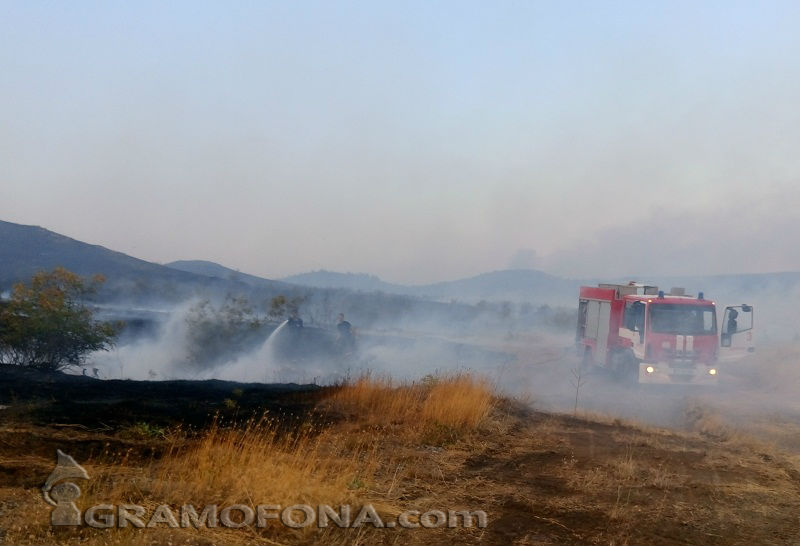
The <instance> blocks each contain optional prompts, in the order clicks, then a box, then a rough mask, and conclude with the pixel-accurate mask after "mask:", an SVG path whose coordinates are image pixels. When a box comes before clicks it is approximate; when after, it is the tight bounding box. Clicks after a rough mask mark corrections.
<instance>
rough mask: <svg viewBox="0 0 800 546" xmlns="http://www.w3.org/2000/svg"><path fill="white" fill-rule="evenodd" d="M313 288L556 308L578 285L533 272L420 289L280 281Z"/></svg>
mask: <svg viewBox="0 0 800 546" xmlns="http://www.w3.org/2000/svg"><path fill="white" fill-rule="evenodd" d="M281 280H282V281H284V282H289V283H292V284H299V285H303V286H312V287H317V288H344V289H347V290H357V291H361V292H377V291H381V292H387V293H392V294H401V295H407V296H415V297H418V298H426V299H433V300H440V301H450V300H454V299H455V300H459V301H462V302H476V301H480V300H491V301H501V300H513V301H531V302H536V303H549V304H559V303H563V302H566V301H569V302H571V301H572V299H574V297H575V294H576V293H577V286H578V285H579V284H580V283H579V282H578V281H573V280H568V279H562V278H559V277H555V276H553V275H548V274H547V273H543V272H541V271H536V270H533V269H512V270H504V271H493V272H490V273H483V274H481V275H477V276H475V277H469V278H466V279H458V280H454V281H445V282H438V283H433V284H424V285H403V284H393V283H388V282H385V281H383V280H381V279H380V278H378V277H376V276H375V275H369V274H365V273H337V272H334V271H325V270H320V271H313V272H310V273H302V274H299V275H292V276H290V277H285V278H283V279H281Z"/></svg>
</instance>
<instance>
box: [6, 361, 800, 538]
mask: <svg viewBox="0 0 800 546" xmlns="http://www.w3.org/2000/svg"><path fill="white" fill-rule="evenodd" d="M237 389H241V392H239V391H238V390H237ZM326 391H327V389H325V388H319V387H314V386H307V385H306V386H301V385H253V384H237V383H229V382H223V381H196V382H195V381H169V382H136V381H98V380H93V379H89V378H84V377H79V376H78V377H76V376H63V375H55V374H37V373H36V372H27V371H20V370H12V371H10V372H9V371H3V372H2V375H0V404H3V405H9V406H10V407H8V408H6V409H3V410H0V543H6V541H11V542H20V541H21V542H25V543H31V544H38V543H43V542H48V541H53V540H54V539H53V536H52V535H46V534H45V535H38V534H22V535H20V534H18V531H15V529H16V527H14V526H15V525H16V523H14V522H15V521H16V520H15V519H14V513H16V512H15V511H16V510H18V509H20V508H23V507H26V506H31V507H33V508H36V509H38V510H40V511H42V510H44V509H45V508H46V506H44V505H43V504H42V501H41V498H40V497H39V488H40V487H41V483H42V480H43V478H44V477H46V476H47V474H48V473H49V472H50V471H51V470H52V466H53V462H54V452H55V449H57V448H60V449H63V450H65V451H67V452H69V453H70V454H71V455H73V456H74V457H76V459H77V460H79V461H82V460H90V459H92V458H96V457H98V455H99V454H100V453H101V452H102V453H105V454H108V453H117V454H123V453H124V454H125V455H124V456H125V457H126V458H127V460H128V461H129V464H130V461H133V462H136V461H137V460H138V461H141V462H142V463H143V464H144V463H146V462H147V461H149V460H152V457H154V456H155V457H158V454H159V451H160V450H162V449H163V445H164V443H165V442H164V439H163V438H162V436H161V434H162V432H161V429H160V428H159V427H160V426H161V425H160V424H163V425H165V426H177V425H183V426H186V425H192V426H197V427H203V426H205V425H206V424H207V423H209V422H210V420H211V419H213V418H214V416H215V415H220V414H221V415H230V416H235V415H242V414H246V413H248V412H259V411H263V410H269V411H272V412H276V413H277V414H280V415H284V416H286V417H287V418H289V421H291V420H292V419H294V418H295V417H297V416H300V415H309V414H310V412H312V410H313V408H314V407H316V406H317V403H318V402H319V400H320V399H321V398H324V397H325V395H326ZM328 392H329V391H328ZM226 400H228V401H229V402H226ZM335 426H336V427H339V429H338V430H340V431H341V434H343V435H352V436H354V437H357V436H358V435H360V434H367V433H369V434H372V432H371V431H365V429H364V427H363V426H361V425H359V424H358V423H349V422H346V421H339V422H337V423H336V425H335ZM384 433H385V437H386V438H387V441H386V443H385V444H384V445H383V447H382V448H381V449H380V450H379V451H377V452H376V453H375V456H376V457H378V458H380V459H383V460H385V461H386V465H385V466H386V467H387V468H390V469H396V470H394V471H393V472H387V473H386V474H385V475H383V476H382V475H380V474H379V475H378V476H377V477H376V480H377V481H376V483H375V484H374V490H375V491H384V492H385V491H391V495H389V493H386V494H385V497H383V498H384V500H388V501H391V503H393V504H394V505H399V506H405V507H408V506H411V507H424V506H436V507H444V506H454V507H460V506H461V507H463V506H467V507H471V508H472V509H483V510H485V511H486V512H487V513H488V515H489V526H488V527H487V528H486V529H476V528H471V529H454V530H448V529H439V530H398V529H394V530H377V531H374V532H372V533H371V534H369V535H367V536H366V537H364V536H361V537H360V538H359V537H357V536H352V535H347V536H339V537H328V538H329V539H330V540H335V541H337V542H346V543H351V542H354V543H359V542H361V543H363V542H364V540H367V542H371V543H384V544H403V543H418V544H449V543H465V544H797V543H799V542H800V519H799V517H800V472H799V471H798V468H799V463H800V461H798V458H797V456H796V455H793V454H792V453H789V452H785V451H782V450H780V449H778V448H776V447H774V446H770V445H767V444H764V443H760V442H758V441H756V440H753V439H752V438H750V437H747V436H741V435H736V434H732V433H731V432H730V430H729V429H727V428H724V427H723V428H720V429H717V428H715V427H714V426H713V424H712V425H709V424H708V423H706V425H705V426H704V427H702V429H698V430H697V431H695V432H677V431H673V430H667V429H659V428H652V427H647V426H644V425H640V424H635V423H630V422H624V421H620V420H616V419H613V418H604V417H580V416H577V417H576V416H572V415H565V414H551V413H545V412H537V411H533V410H531V409H529V408H528V407H526V406H523V405H521V404H518V403H515V402H510V401H503V400H500V401H499V402H498V406H497V407H496V408H495V409H494V410H493V413H492V415H491V418H490V419H489V420H488V422H487V423H486V424H485V425H482V426H481V428H480V429H479V430H477V431H475V432H474V433H472V434H470V435H468V436H466V437H464V438H461V439H460V440H458V441H456V442H454V443H445V444H443V445H440V446H431V445H419V446H409V445H403V444H400V443H397V444H393V443H392V430H391V429H387V430H385V431H384ZM398 437H399V435H398ZM370 494H371V493H370ZM24 532H25V533H27V532H28V531H24ZM15 533H16V534H15ZM3 537H7V538H5V539H4V538H3ZM99 538H101V537H99ZM101 540H102V538H101ZM170 540H172V539H171V538H170ZM194 540H197V538H196V537H195V538H194ZM11 542H8V543H11ZM90 542H95V543H97V539H95V540H93V541H90ZM227 542H231V543H258V542H259V540H257V537H256V539H254V538H253V537H252V536H250V535H246V534H242V535H234V536H232V537H230V538H229V539H227ZM301 542H302V540H301Z"/></svg>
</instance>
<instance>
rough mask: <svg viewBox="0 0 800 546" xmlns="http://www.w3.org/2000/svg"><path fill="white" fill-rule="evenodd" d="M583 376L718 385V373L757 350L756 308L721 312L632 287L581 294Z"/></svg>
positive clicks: (680, 293)
mask: <svg viewBox="0 0 800 546" xmlns="http://www.w3.org/2000/svg"><path fill="white" fill-rule="evenodd" d="M575 341H576V347H577V349H578V354H579V357H581V358H582V363H583V366H584V368H591V367H593V366H597V367H600V368H605V369H606V370H608V371H610V372H611V373H612V374H613V375H614V377H616V378H617V379H619V380H621V381H623V382H629V383H661V384H684V385H714V384H716V383H717V381H718V378H719V372H720V369H719V365H720V363H724V362H725V361H730V360H736V359H738V358H741V357H742V356H744V355H746V354H747V353H748V352H753V351H754V350H755V342H754V336H753V307H752V306H751V305H747V304H742V305H731V306H728V307H725V310H724V312H723V314H722V327H721V328H720V329H719V334H718V328H717V307H716V304H715V303H714V302H713V301H711V300H708V299H706V298H705V297H704V294H703V292H700V293H699V294H698V295H697V296H696V297H695V296H691V295H687V294H685V291H684V289H682V288H673V289H672V290H670V292H669V294H665V293H664V291H662V290H659V289H658V287H657V286H651V285H647V284H640V283H636V282H630V283H628V284H599V285H598V286H582V287H581V288H580V297H579V301H578V327H577V332H576V335H575Z"/></svg>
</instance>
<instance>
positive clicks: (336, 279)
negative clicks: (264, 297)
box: [281, 269, 410, 294]
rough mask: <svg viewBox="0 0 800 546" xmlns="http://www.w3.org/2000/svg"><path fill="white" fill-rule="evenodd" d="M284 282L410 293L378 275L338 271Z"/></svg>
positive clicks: (297, 277) (286, 279)
mask: <svg viewBox="0 0 800 546" xmlns="http://www.w3.org/2000/svg"><path fill="white" fill-rule="evenodd" d="M281 280H282V281H284V282H288V283H292V284H299V285H302V286H311V287H315V288H345V289H347V290H356V291H359V292H379V291H381V292H392V293H394V294H406V293H408V292H409V291H410V288H409V287H408V286H404V285H401V284H392V283H388V282H385V281H383V280H381V279H380V278H379V277H377V276H376V275H370V274H367V273H338V272H336V271H326V270H324V269H320V270H319V271H311V272H309V273H300V274H299V275H290V276H289V277H284V278H283V279H281Z"/></svg>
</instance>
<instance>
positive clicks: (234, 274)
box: [164, 260, 284, 286]
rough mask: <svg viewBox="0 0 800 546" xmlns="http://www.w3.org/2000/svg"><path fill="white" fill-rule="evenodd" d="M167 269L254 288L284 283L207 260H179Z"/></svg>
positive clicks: (170, 264) (168, 265) (169, 264)
mask: <svg viewBox="0 0 800 546" xmlns="http://www.w3.org/2000/svg"><path fill="white" fill-rule="evenodd" d="M164 265H165V266H166V267H170V268H172V269H177V270H179V271H185V272H187V273H194V274H195V275H203V276H204V277H214V278H217V279H224V280H227V281H234V282H243V283H246V284H249V285H252V286H264V285H265V284H267V285H270V286H279V285H283V284H284V283H282V282H279V281H273V280H270V279H265V278H264V277H257V276H255V275H249V274H247V273H241V272H239V271H236V270H235V269H231V268H230V267H225V266H224V265H220V264H218V263H215V262H209V261H207V260H177V261H175V262H170V263H168V264H164Z"/></svg>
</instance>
